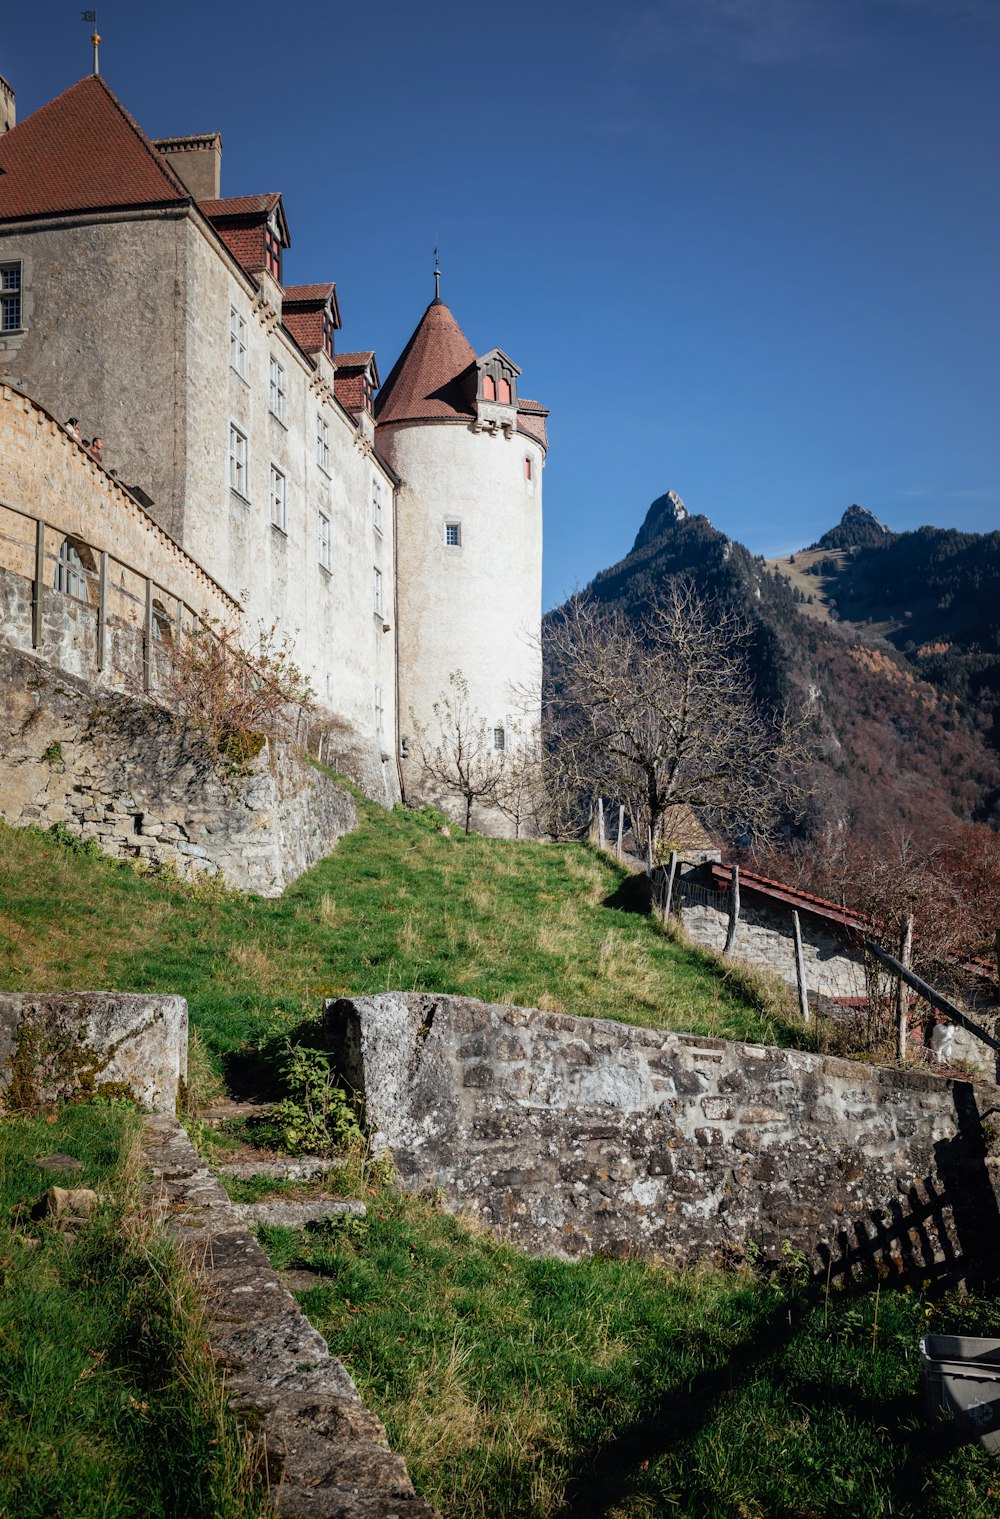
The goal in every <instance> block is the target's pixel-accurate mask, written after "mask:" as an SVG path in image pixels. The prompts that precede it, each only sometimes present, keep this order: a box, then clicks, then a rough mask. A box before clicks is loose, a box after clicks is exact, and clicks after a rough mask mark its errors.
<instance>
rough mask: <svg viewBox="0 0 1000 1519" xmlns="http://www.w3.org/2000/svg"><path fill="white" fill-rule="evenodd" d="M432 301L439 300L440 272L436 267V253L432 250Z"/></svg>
mask: <svg viewBox="0 0 1000 1519" xmlns="http://www.w3.org/2000/svg"><path fill="white" fill-rule="evenodd" d="M434 299H435V301H439V300H440V299H441V270H440V268H439V267H438V251H437V249H436V248H435V249H434Z"/></svg>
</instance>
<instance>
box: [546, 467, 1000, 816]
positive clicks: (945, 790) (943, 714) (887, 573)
mask: <svg viewBox="0 0 1000 1519" xmlns="http://www.w3.org/2000/svg"><path fill="white" fill-rule="evenodd" d="M814 547H815V549H817V550H827V551H829V552H828V553H825V554H823V553H821V554H818V555H813V554H810V555H809V556H808V561H809V566H810V567H809V570H808V571H807V572H806V573H805V574H803V573H802V572H801V567H800V571H799V573H798V575H797V577H795V583H793V580H792V579H790V578H789V576H788V573H787V572H786V566H787V562H786V563H785V564H779V565H773V566H771V565H768V564H767V563H765V561H764V560H763V559H761V558H759V557H756V556H754V555H752V554H751V553H750V552H749V551H748V550H747V549H746V548H744V546H743V545H742V544H739V543H735V542H732V541H731V540H729V539H728V538H726V537H725V535H724V534H722V533H720V532H718V531H717V530H716V529H715V528H714V527H713V526H712V525H711V523H710V522H709V521H708V519H707V518H706V517H703V516H698V515H692V514H690V513H688V512H687V510H686V509H685V507H684V506H683V503H681V501H680V498H679V497H677V496H676V495H675V494H674V493H673V492H669V493H668V494H667V495H664V496H661V497H659V498H658V499H657V500H656V501H654V502H653V504H652V506H651V507H650V508H649V511H648V512H647V514H646V518H645V521H644V522H643V524H642V526H641V528H640V529H639V532H638V534H637V536H636V540H635V543H634V545H633V548H632V550H631V552H630V553H629V554H628V555H627V556H626V557H625V558H624V559H623V560H621V561H620V562H619V563H618V564H616V565H613V566H611V567H610V568H609V569H607V570H604V571H603V572H602V573H601V574H599V575H598V576H597V577H596V578H595V580H594V581H593V583H592V584H591V586H589V587H588V592H589V593H590V594H591V595H592V596H593V597H594V598H596V599H597V600H598V601H600V602H603V603H606V604H617V605H620V606H622V607H623V608H624V609H625V610H626V611H629V612H636V613H637V612H639V611H640V610H641V609H642V607H643V605H644V604H645V603H647V602H648V601H649V599H650V598H651V597H653V596H655V595H656V593H657V591H658V589H659V588H660V587H661V586H662V585H663V584H664V583H665V582H666V581H667V580H668V579H669V577H671V576H673V575H678V574H684V575H687V576H689V577H690V578H691V579H692V580H693V581H694V582H695V584H696V585H697V587H698V589H699V590H700V591H701V592H702V594H704V595H708V596H713V597H716V598H718V599H719V600H720V601H721V602H722V603H725V604H727V605H734V606H736V607H738V608H740V609H741V610H742V611H743V613H744V614H745V616H746V618H747V619H748V621H749V623H750V625H751V627H752V669H753V674H754V679H755V682H756V695H757V697H758V699H759V701H760V702H761V703H762V704H764V705H765V706H774V705H780V704H784V703H789V704H791V705H792V706H797V707H798V708H799V709H800V710H802V711H803V712H805V713H807V714H808V715H809V718H810V721H811V731H810V735H809V749H810V753H811V756H812V774H811V777H810V783H811V793H812V794H811V797H810V799H809V801H808V803H807V809H806V814H805V816H804V817H803V818H801V819H799V820H798V822H797V823H795V824H793V823H792V822H791V820H789V825H788V827H789V833H791V832H799V833H805V834H806V835H807V836H810V835H811V836H819V835H821V834H823V833H824V832H827V831H828V830H829V829H830V828H843V827H847V828H850V829H857V830H860V831H863V832H865V833H869V834H878V833H881V832H885V831H886V830H892V829H894V828H898V826H899V825H900V824H905V826H906V827H907V828H908V829H910V830H912V831H913V832H915V833H921V832H927V831H928V830H930V831H936V830H938V829H940V828H941V827H943V826H944V825H946V824H947V822H948V821H949V820H950V819H951V818H953V817H955V816H957V817H960V818H964V819H976V820H979V821H984V822H992V823H993V824H994V825H996V824H998V823H1000V753H998V746H997V744H996V738H997V726H996V712H997V708H998V699H1000V533H995V534H990V535H987V536H983V535H979V536H977V535H972V534H960V533H955V532H944V531H941V530H938V529H933V528H925V529H921V530H920V532H917V533H903V534H893V533H890V532H889V531H888V530H887V529H885V528H883V526H882V524H880V523H879V522H877V520H876V519H875V518H874V517H873V516H872V515H871V514H870V513H868V512H866V511H865V510H864V509H863V508H860V507H852V508H850V509H849V510H848V512H846V513H845V514H844V518H843V520H842V522H841V524H840V525H839V528H838V529H833V530H831V533H830V534H826V535H824V537H823V538H822V539H821V540H820V542H819V544H817V545H815V546H814ZM795 557H796V556H792V558H791V562H792V564H793V565H794V562H795ZM813 565H822V566H823V568H822V570H821V571H820V572H818V573H815V574H813V573H812V566H813ZM812 584H815V587H816V591H815V595H814V601H815V602H816V603H817V605H815V606H808V605H807V595H809V596H812V595H813V593H812V592H811V591H810V592H807V590H805V589H804V588H803V587H806V586H809V585H812ZM818 603H822V610H824V612H825V616H824V618H823V620H821V619H820V618H819V617H817V616H805V615H803V613H804V612H806V611H810V612H812V611H820V610H821V608H820V606H819V605H818ZM550 615H557V614H550Z"/></svg>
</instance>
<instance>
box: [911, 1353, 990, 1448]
mask: <svg viewBox="0 0 1000 1519" xmlns="http://www.w3.org/2000/svg"><path fill="white" fill-rule="evenodd" d="M920 1379H921V1382H922V1384H923V1389H924V1406H925V1408H926V1410H927V1417H928V1419H930V1421H931V1423H938V1422H941V1423H945V1424H950V1425H951V1426H952V1427H953V1428H954V1430H955V1433H956V1434H958V1435H959V1436H960V1437H961V1438H962V1439H966V1440H978V1441H979V1443H980V1445H982V1446H984V1447H985V1449H986V1450H990V1451H996V1452H997V1453H1000V1340H981V1339H975V1338H973V1337H972V1336H970V1335H963V1334H926V1335H924V1337H923V1339H922V1340H921V1341H920Z"/></svg>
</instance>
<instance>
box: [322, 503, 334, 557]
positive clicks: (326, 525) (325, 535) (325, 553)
mask: <svg viewBox="0 0 1000 1519" xmlns="http://www.w3.org/2000/svg"><path fill="white" fill-rule="evenodd" d="M319 562H320V564H321V565H322V566H323V568H324V570H329V569H332V567H333V550H332V546H331V531H330V518H329V515H328V514H327V513H326V512H325V511H324V510H323V508H322V507H320V512H319Z"/></svg>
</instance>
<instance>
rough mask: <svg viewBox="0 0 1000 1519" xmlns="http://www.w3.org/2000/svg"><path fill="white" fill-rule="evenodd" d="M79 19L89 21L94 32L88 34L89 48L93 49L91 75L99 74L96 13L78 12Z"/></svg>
mask: <svg viewBox="0 0 1000 1519" xmlns="http://www.w3.org/2000/svg"><path fill="white" fill-rule="evenodd" d="M80 18H81V20H83V21H89V22H90V24H91V25H92V26H93V28H94V30H93V31H92V32H91V34H90V42H91V46H92V47H93V49H94V67H93V73H95V74H100V72H101V64H100V58H99V56H98V48H99V47H100V45H101V38H100V35H99V33H98V30H97V12H96V11H81V12H80Z"/></svg>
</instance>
